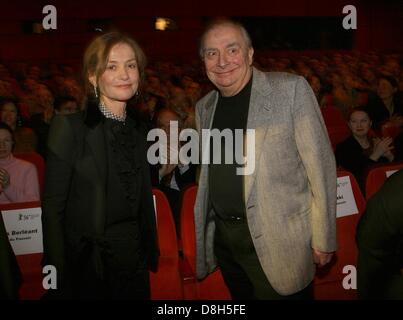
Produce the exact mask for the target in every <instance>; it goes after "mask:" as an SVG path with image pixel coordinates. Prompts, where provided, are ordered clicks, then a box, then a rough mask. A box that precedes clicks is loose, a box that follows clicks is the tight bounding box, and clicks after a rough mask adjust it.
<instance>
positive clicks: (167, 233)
mask: <svg viewBox="0 0 403 320" xmlns="http://www.w3.org/2000/svg"><path fill="white" fill-rule="evenodd" d="M153 195H154V199H155V208H156V219H157V234H158V245H159V249H160V256H159V259H158V269H157V271H156V272H150V289H151V299H152V300H172V299H173V300H181V299H183V287H182V281H181V276H180V272H179V253H178V244H177V237H176V230H175V223H174V219H173V215H172V211H171V207H170V206H169V202H168V199H167V197H166V196H165V194H164V193H163V192H162V191H160V190H158V189H156V188H154V189H153Z"/></svg>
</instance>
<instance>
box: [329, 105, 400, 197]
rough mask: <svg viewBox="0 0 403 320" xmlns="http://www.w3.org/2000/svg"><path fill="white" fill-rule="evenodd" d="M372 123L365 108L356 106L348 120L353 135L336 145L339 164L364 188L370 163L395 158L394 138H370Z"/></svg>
mask: <svg viewBox="0 0 403 320" xmlns="http://www.w3.org/2000/svg"><path fill="white" fill-rule="evenodd" d="M371 125H372V122H371V120H370V118H369V115H368V113H367V112H366V111H365V109H364V108H362V107H357V108H355V109H354V110H353V111H351V112H350V116H349V122H348V126H349V127H350V130H351V136H350V137H348V138H347V139H346V140H345V141H343V142H342V143H340V144H338V145H337V147H336V161H337V164H338V165H340V166H342V167H343V168H345V169H346V170H348V171H350V172H351V173H352V174H353V175H354V176H355V178H356V179H357V182H358V183H359V185H360V187H361V189H362V190H364V182H365V173H366V170H367V169H368V167H369V166H370V165H372V164H375V163H377V162H388V161H389V162H390V161H393V160H394V155H393V153H392V149H393V140H392V138H390V137H386V138H382V139H380V138H370V137H369V135H368V132H369V130H370V128H371Z"/></svg>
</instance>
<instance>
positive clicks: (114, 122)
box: [42, 32, 158, 299]
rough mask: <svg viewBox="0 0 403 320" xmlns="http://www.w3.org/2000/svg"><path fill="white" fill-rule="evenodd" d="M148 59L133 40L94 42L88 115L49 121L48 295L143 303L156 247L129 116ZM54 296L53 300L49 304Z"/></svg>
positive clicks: (139, 137) (87, 68)
mask: <svg viewBox="0 0 403 320" xmlns="http://www.w3.org/2000/svg"><path fill="white" fill-rule="evenodd" d="M145 64H146V58H145V56H144V53H143V51H142V50H141V48H140V47H139V45H138V44H137V43H136V42H135V41H134V40H133V39H132V38H130V37H128V36H126V35H123V34H121V33H118V32H111V33H107V34H103V35H101V36H99V37H97V38H96V39H95V40H94V41H93V42H92V43H91V44H90V45H89V47H88V48H87V50H86V52H85V55H84V70H83V71H84V79H85V82H86V94H87V101H86V106H85V110H84V111H83V112H79V113H76V114H71V115H64V116H63V115H56V116H55V118H54V119H53V121H52V124H51V128H50V133H49V140H48V158H47V163H46V175H45V191H44V196H43V213H42V222H43V237H44V264H45V265H47V264H49V265H54V266H55V267H56V269H57V280H58V287H57V290H52V289H50V290H51V291H52V292H49V295H50V296H56V297H60V298H77V299H87V298H89V299H94V298H95V299H149V297H150V289H149V274H148V271H149V270H150V269H151V270H153V269H155V267H156V262H157V257H158V248H157V239H156V222H155V215H154V208H153V200H152V191H151V183H150V177H149V170H148V164H147V161H146V138H145V135H144V134H143V133H142V130H141V129H140V127H139V125H138V124H137V123H136V121H135V120H134V119H133V117H132V115H131V113H130V110H129V109H127V110H126V105H127V103H128V101H129V100H131V99H132V98H133V97H135V96H136V95H138V93H139V88H140V86H141V84H142V81H143V78H144V67H145ZM52 293H53V295H52Z"/></svg>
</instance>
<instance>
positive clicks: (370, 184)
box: [365, 162, 403, 200]
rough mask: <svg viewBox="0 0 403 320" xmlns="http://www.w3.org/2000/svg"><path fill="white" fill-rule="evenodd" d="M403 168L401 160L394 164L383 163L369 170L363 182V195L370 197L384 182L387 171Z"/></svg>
mask: <svg viewBox="0 0 403 320" xmlns="http://www.w3.org/2000/svg"><path fill="white" fill-rule="evenodd" d="M400 169H403V162H400V163H394V164H385V165H380V166H377V167H374V168H372V169H370V170H369V172H368V175H367V179H366V183H365V197H366V199H367V200H368V199H369V198H371V197H372V196H373V195H374V194H375V193H376V192H377V191H378V190H379V189H380V188H381V187H382V185H383V184H384V182H385V181H386V179H387V173H388V172H389V171H395V170H400Z"/></svg>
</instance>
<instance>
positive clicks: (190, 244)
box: [181, 185, 231, 300]
mask: <svg viewBox="0 0 403 320" xmlns="http://www.w3.org/2000/svg"><path fill="white" fill-rule="evenodd" d="M196 194H197V186H196V185H193V186H189V187H187V188H186V189H185V190H184V192H183V195H182V207H181V240H182V250H183V257H184V259H185V262H186V263H187V266H188V267H189V268H190V272H191V276H190V277H188V278H187V279H185V283H184V291H185V299H200V300H229V299H231V295H230V293H229V291H228V288H227V286H226V285H225V283H224V279H223V278H222V275H221V272H220V270H219V269H217V270H216V271H215V272H213V273H211V274H209V275H208V276H207V277H206V278H204V279H203V280H197V279H196V276H195V274H196V272H195V271H196V238H195V224H194V204H195V201H196Z"/></svg>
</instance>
